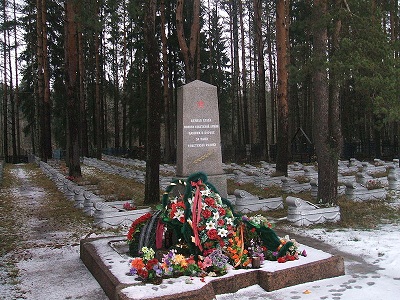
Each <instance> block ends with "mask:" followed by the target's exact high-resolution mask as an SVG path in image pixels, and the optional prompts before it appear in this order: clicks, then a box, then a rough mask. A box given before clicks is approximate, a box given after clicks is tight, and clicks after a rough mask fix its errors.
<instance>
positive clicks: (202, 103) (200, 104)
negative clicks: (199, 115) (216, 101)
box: [197, 100, 204, 108]
mask: <svg viewBox="0 0 400 300" xmlns="http://www.w3.org/2000/svg"><path fill="white" fill-rule="evenodd" d="M197 107H198V108H204V101H203V100H199V101H197Z"/></svg>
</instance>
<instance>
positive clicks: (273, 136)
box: [266, 0, 289, 158]
mask: <svg viewBox="0 0 400 300" xmlns="http://www.w3.org/2000/svg"><path fill="white" fill-rule="evenodd" d="M288 2H289V0H288ZM271 23H272V21H271V19H270V18H268V20H267V41H266V43H267V52H268V70H269V86H270V94H271V143H272V144H275V143H276V133H277V129H276V127H277V116H276V115H277V103H276V102H277V99H276V98H277V95H276V88H275V83H276V77H275V64H274V55H273V50H272V32H271ZM270 158H271V157H270Z"/></svg>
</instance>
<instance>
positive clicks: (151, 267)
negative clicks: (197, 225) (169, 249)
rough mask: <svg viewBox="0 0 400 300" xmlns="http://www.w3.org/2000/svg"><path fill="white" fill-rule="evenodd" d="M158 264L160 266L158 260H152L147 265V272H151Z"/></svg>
mask: <svg viewBox="0 0 400 300" xmlns="http://www.w3.org/2000/svg"><path fill="white" fill-rule="evenodd" d="M157 264H158V259H157V258H153V259H150V260H149V261H148V262H147V264H146V269H147V270H151V269H153V267H154V266H155V265H157Z"/></svg>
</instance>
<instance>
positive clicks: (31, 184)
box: [0, 164, 108, 300]
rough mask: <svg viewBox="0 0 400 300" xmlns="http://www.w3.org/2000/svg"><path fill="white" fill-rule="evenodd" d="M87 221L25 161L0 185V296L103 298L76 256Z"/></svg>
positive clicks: (6, 173)
mask: <svg viewBox="0 0 400 300" xmlns="http://www.w3.org/2000/svg"><path fill="white" fill-rule="evenodd" d="M93 230H94V228H92V225H91V220H90V219H89V218H87V217H86V216H85V215H84V214H83V213H82V212H81V211H79V210H77V209H75V208H74V207H73V203H72V202H69V201H68V200H67V199H66V198H65V197H64V196H63V195H62V193H61V192H59V191H58V190H57V189H56V187H55V185H54V183H52V182H51V181H50V180H49V179H47V178H46V177H45V176H44V174H43V173H42V172H41V170H40V169H39V168H38V167H37V166H35V165H31V164H20V165H6V167H5V170H4V179H3V183H2V187H1V189H0V235H1V237H0V242H1V247H0V275H1V280H0V299H7V300H8V299H108V298H107V297H106V296H105V294H104V292H103V291H102V289H101V287H100V286H99V285H98V283H97V281H96V280H95V279H94V278H93V277H92V275H91V274H90V273H89V272H88V270H87V269H86V267H85V266H84V265H83V263H82V262H81V261H80V259H79V241H80V239H81V237H83V236H85V235H87V234H88V233H90V232H92V231H93Z"/></svg>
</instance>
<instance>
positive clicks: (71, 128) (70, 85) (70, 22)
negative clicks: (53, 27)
mask: <svg viewBox="0 0 400 300" xmlns="http://www.w3.org/2000/svg"><path fill="white" fill-rule="evenodd" d="M75 3H76V1H75V0H66V1H65V6H64V7H65V18H66V20H65V46H64V47H65V85H66V94H67V126H68V127H67V129H68V130H67V131H68V134H67V136H68V143H67V145H68V148H67V151H68V156H67V157H68V167H69V175H70V176H73V177H81V176H82V173H81V166H80V159H79V158H80V147H79V128H80V122H79V114H77V112H79V109H80V102H79V97H78V45H77V24H76V11H77V10H76V7H75Z"/></svg>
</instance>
